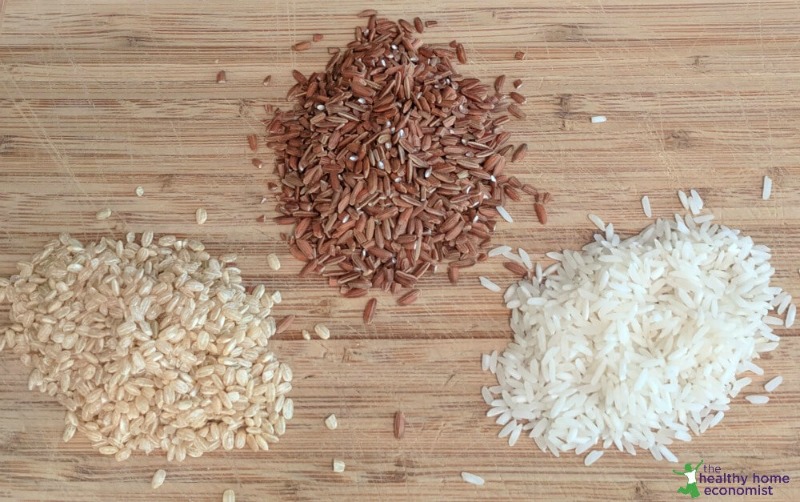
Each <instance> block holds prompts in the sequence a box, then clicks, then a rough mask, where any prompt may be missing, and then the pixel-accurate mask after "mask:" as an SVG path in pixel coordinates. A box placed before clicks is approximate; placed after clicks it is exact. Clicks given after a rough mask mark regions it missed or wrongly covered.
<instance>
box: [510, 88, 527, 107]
mask: <svg viewBox="0 0 800 502" xmlns="http://www.w3.org/2000/svg"><path fill="white" fill-rule="evenodd" d="M508 96H509V97H510V98H511V99H513V100H514V101H515V102H516V103H517V104H520V105H521V104H523V103H525V102H526V101H528V100H527V99H526V98H525V96H523V95H522V94H520V93H518V92H514V91H511V92H510V93H508Z"/></svg>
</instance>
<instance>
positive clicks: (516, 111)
mask: <svg viewBox="0 0 800 502" xmlns="http://www.w3.org/2000/svg"><path fill="white" fill-rule="evenodd" d="M508 113H510V114H511V115H513V116H515V117H516V118H518V119H524V118H525V112H523V111H522V109H521V108H520V107H519V106H517V105H511V106H509V107H508Z"/></svg>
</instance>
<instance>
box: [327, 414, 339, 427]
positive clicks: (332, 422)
mask: <svg viewBox="0 0 800 502" xmlns="http://www.w3.org/2000/svg"><path fill="white" fill-rule="evenodd" d="M325 427H327V428H328V429H329V430H334V429H336V428H337V427H339V421H338V420H337V419H336V415H334V414H333V413H331V414H330V415H328V418H326V419H325Z"/></svg>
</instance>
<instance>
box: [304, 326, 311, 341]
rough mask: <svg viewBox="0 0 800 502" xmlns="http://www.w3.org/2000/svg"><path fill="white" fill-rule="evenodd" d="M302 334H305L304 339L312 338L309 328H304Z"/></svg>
mask: <svg viewBox="0 0 800 502" xmlns="http://www.w3.org/2000/svg"><path fill="white" fill-rule="evenodd" d="M302 334H303V340H311V333H309V332H308V330H307V329H304V330H303V331H302Z"/></svg>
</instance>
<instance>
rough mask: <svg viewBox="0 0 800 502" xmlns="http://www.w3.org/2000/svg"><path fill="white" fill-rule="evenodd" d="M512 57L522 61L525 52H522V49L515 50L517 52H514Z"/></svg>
mask: <svg viewBox="0 0 800 502" xmlns="http://www.w3.org/2000/svg"><path fill="white" fill-rule="evenodd" d="M514 59H516V60H519V61H522V60H523V59H525V53H524V52H522V51H517V52H516V53H515V54H514Z"/></svg>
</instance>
